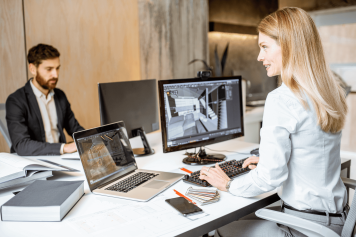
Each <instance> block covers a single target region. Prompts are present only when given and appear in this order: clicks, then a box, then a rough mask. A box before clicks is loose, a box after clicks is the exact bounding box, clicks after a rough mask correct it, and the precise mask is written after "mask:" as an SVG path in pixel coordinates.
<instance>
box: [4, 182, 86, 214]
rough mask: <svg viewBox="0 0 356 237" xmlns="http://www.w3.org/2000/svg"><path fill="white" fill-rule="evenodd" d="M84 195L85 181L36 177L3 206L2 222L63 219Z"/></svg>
mask: <svg viewBox="0 0 356 237" xmlns="http://www.w3.org/2000/svg"><path fill="white" fill-rule="evenodd" d="M83 195H84V181H48V180H36V181H35V182H33V183H32V184H30V185H29V186H27V187H26V188H25V189H24V190H22V191H21V192H20V193H18V194H17V195H16V196H14V197H13V198H11V199H10V200H9V201H7V202H6V203H5V204H4V205H2V207H1V218H2V220H3V221H61V220H62V219H63V218H64V216H65V215H66V214H67V213H68V212H69V210H70V209H71V208H72V207H73V206H74V205H75V204H76V203H77V202H78V201H79V199H80V198H81V197H82V196H83Z"/></svg>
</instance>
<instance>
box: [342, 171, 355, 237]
mask: <svg viewBox="0 0 356 237" xmlns="http://www.w3.org/2000/svg"><path fill="white" fill-rule="evenodd" d="M341 179H342V181H343V182H344V184H345V186H346V187H347V188H352V189H356V180H353V179H348V178H341ZM355 222H356V193H355V194H354V197H353V199H352V204H351V207H350V211H349V214H348V215H347V219H346V222H345V225H344V228H343V229H342V233H341V236H342V237H349V236H354V237H356V234H355Z"/></svg>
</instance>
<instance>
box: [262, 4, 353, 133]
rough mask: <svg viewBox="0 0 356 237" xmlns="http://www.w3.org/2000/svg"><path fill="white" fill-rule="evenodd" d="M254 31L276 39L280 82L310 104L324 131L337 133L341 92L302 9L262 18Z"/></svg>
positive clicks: (342, 113) (343, 104)
mask: <svg viewBox="0 0 356 237" xmlns="http://www.w3.org/2000/svg"><path fill="white" fill-rule="evenodd" d="M258 31H259V32H260V33H263V34H265V35H267V36H269V37H271V38H272V39H274V40H276V41H277V43H278V44H279V45H280V46H281V50H282V70H281V79H282V81H283V82H284V84H286V86H288V87H289V88H290V89H291V90H292V92H293V93H294V94H295V95H296V96H297V98H298V99H299V100H300V101H301V103H302V104H303V106H304V108H306V109H308V108H309V107H308V104H307V102H306V98H305V96H304V93H305V94H306V95H307V96H308V97H309V98H310V100H311V101H312V103H313V105H314V108H315V111H316V114H317V121H318V124H319V125H320V127H321V129H322V130H323V131H325V132H331V133H336V132H339V131H340V130H341V129H342V128H343V126H344V123H345V118H346V113H347V105H346V100H345V91H344V90H343V89H342V88H341V86H340V85H339V84H338V83H337V82H336V80H335V79H334V78H333V74H332V72H331V70H330V69H329V67H328V66H327V65H326V62H325V56H324V51H323V47H322V44H321V40H320V36H319V33H318V30H317V28H316V26H315V24H314V22H313V20H312V18H311V17H310V16H309V15H308V14H307V13H306V12H305V11H304V10H302V9H300V8H296V7H288V8H284V9H280V10H278V11H276V12H274V13H272V14H270V15H268V16H267V17H265V18H264V19H263V20H262V21H261V23H260V24H259V26H258Z"/></svg>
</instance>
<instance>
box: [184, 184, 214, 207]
mask: <svg viewBox="0 0 356 237" xmlns="http://www.w3.org/2000/svg"><path fill="white" fill-rule="evenodd" d="M185 195H186V196H188V197H190V198H192V199H194V200H195V201H197V202H198V203H199V204H200V205H207V204H211V203H214V202H217V201H219V200H220V194H219V191H218V190H217V189H216V188H211V189H208V188H205V189H202V188H199V189H194V188H192V187H189V188H188V190H187V192H186V193H185Z"/></svg>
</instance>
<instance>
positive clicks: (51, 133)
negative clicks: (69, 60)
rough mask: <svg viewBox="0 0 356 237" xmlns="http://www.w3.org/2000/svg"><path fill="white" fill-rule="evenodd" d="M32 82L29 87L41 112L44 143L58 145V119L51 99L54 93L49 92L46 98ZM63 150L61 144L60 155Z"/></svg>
mask: <svg viewBox="0 0 356 237" xmlns="http://www.w3.org/2000/svg"><path fill="white" fill-rule="evenodd" d="M32 80H33V79H32ZM32 80H31V83H30V85H31V87H32V90H33V93H34V94H35V96H36V99H37V103H38V107H39V108H40V111H41V116H42V122H43V126H44V130H45V135H46V142H48V143H58V142H59V136H60V133H59V131H58V128H57V124H58V119H57V110H56V104H55V103H54V98H53V96H54V91H53V90H51V91H50V92H49V93H48V96H47V98H46V95H45V94H43V93H42V92H41V91H40V90H39V89H37V88H36V87H35V85H33V82H32ZM63 148H64V144H62V146H61V149H60V154H63Z"/></svg>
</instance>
